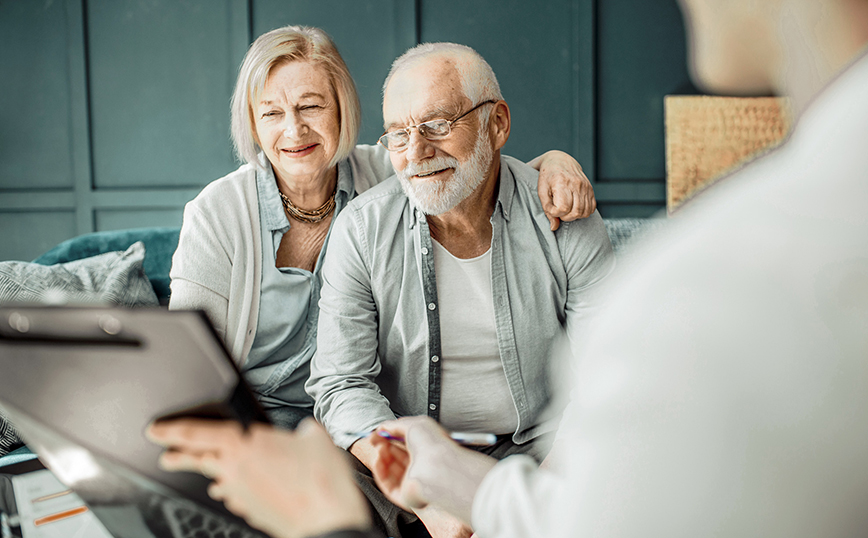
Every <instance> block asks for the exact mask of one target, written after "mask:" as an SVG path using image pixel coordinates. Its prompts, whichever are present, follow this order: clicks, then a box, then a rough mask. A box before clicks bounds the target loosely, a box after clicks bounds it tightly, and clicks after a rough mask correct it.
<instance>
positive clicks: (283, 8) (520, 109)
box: [0, 0, 695, 260]
mask: <svg viewBox="0 0 868 538" xmlns="http://www.w3.org/2000/svg"><path fill="white" fill-rule="evenodd" d="M286 24H307V25H314V26H320V27H322V28H324V29H325V30H326V31H327V32H328V33H329V34H330V35H332V37H333V38H334V39H335V41H336V43H337V45H338V47H339V49H340V50H341V52H342V54H343V56H344V58H345V59H346V61H347V64H348V66H349V68H350V71H351V72H352V74H353V76H354V78H355V80H356V83H357V86H358V88H359V92H360V96H361V100H362V114H363V128H362V133H361V137H360V141H361V142H366V143H373V142H374V141H375V140H376V138H377V136H379V134H380V133H381V132H382V114H381V87H382V82H383V79H384V78H385V76H386V73H387V72H388V69H389V66H390V65H391V62H392V61H393V60H394V58H395V57H396V56H398V55H399V54H401V53H403V52H404V51H405V50H406V49H407V48H409V47H411V46H413V45H415V44H416V43H418V42H422V41H442V40H448V41H457V42H461V43H465V44H468V45H470V46H472V47H474V48H476V49H477V50H479V52H481V53H482V55H483V56H484V57H485V58H486V59H487V60H488V61H489V63H491V65H492V67H493V68H494V70H495V72H496V73H497V75H498V78H499V80H500V82H501V86H502V88H503V91H504V95H505V97H506V99H507V101H508V102H509V104H510V107H511V110H512V116H513V132H512V136H511V139H510V141H509V142H508V144H507V146H506V148H505V152H506V153H509V154H512V155H515V156H517V157H519V158H522V159H528V158H531V157H533V156H535V155H537V154H539V153H541V152H543V151H545V150H547V149H551V148H558V149H563V150H566V151H568V152H569V153H571V154H572V155H574V156H576V157H577V158H578V159H579V161H580V162H581V163H582V164H583V166H584V168H585V171H586V172H587V173H588V175H589V177H590V178H591V180H592V181H593V182H594V184H595V190H596V193H597V198H598V203H599V207H600V208H601V212H602V213H603V215H604V216H612V217H614V216H647V215H650V214H652V213H654V212H655V211H657V210H658V209H660V208H662V207H663V205H664V201H665V188H664V183H663V181H664V180H663V178H664V176H665V167H664V149H663V147H664V146H663V96H664V95H666V94H670V93H694V92H695V89H694V88H693V86H692V85H691V84H690V82H689V81H688V78H687V71H686V68H685V47H684V31H683V28H682V20H681V15H680V13H679V11H678V9H677V5H676V0H549V1H547V2H537V3H532V2H527V1H526V0H524V1H522V0H473V1H470V2H468V1H467V0H353V1H351V0H318V1H316V2H311V1H309V0H183V1H178V0H147V1H142V0H51V1H39V2H35V1H27V0H0V260H3V259H11V258H19V259H32V258H35V257H36V256H38V255H39V254H41V253H42V252H43V251H45V250H47V249H48V248H50V247H51V246H53V245H54V244H55V243H57V242H59V241H62V240H64V239H67V238H69V237H73V236H75V235H79V234H82V233H87V232H92V231H96V230H110V229H117V228H126V227H133V226H177V225H178V224H179V223H180V218H181V212H182V208H183V205H184V203H185V202H186V201H188V200H189V199H191V198H192V197H194V196H195V195H196V193H197V192H198V191H199V189H200V188H201V187H202V186H203V185H205V184H206V183H208V182H210V181H212V180H213V179H215V178H217V177H220V176H223V175H225V174H226V173H228V172H230V171H231V170H234V169H235V168H236V167H237V163H236V162H235V160H234V156H233V154H232V148H231V143H230V137H229V99H230V96H231V93H232V88H233V85H234V83H235V77H236V75H237V70H238V67H239V64H240V62H241V60H242V58H243V56H244V54H245V52H246V50H247V48H248V46H249V44H250V42H251V41H252V39H253V38H254V37H256V36H258V35H260V34H261V33H263V32H266V31H268V30H270V29H273V28H276V27H278V26H282V25H286Z"/></svg>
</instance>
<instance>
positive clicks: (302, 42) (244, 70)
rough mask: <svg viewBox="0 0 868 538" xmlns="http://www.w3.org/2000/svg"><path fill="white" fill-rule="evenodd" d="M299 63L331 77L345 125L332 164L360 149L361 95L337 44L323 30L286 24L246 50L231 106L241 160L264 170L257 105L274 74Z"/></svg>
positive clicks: (266, 34) (234, 141) (342, 127)
mask: <svg viewBox="0 0 868 538" xmlns="http://www.w3.org/2000/svg"><path fill="white" fill-rule="evenodd" d="M296 61H301V62H309V63H311V64H315V65H318V66H320V67H322V68H324V69H325V70H326V72H327V73H328V74H329V78H330V79H331V84H332V89H333V90H334V93H335V99H336V100H337V104H338V111H339V118H338V120H339V122H340V126H341V128H340V137H339V138H340V140H339V142H338V149H337V153H335V156H334V158H333V159H332V162H331V163H330V164H331V166H334V165H335V164H337V163H338V162H339V161H341V160H343V159H345V158H346V157H347V156H348V155H349V154H350V151H352V149H353V147H354V146H355V145H356V139H357V138H358V136H359V127H360V125H361V119H362V118H361V116H362V113H361V107H360V105H359V94H358V92H357V91H356V85H355V83H353V78H352V77H351V76H350V71H349V70H348V69H347V65H346V64H345V63H344V59H343V58H341V55H340V53H339V52H338V49H337V47H336V46H335V44H334V42H333V41H332V40H331V38H330V37H329V36H328V34H326V33H325V32H324V31H322V30H320V29H319V28H312V27H310V26H284V27H283V28H277V29H276V30H272V31H270V32H268V33H265V34H262V35H261V36H259V37H258V38H257V39H256V41H254V42H253V44H251V45H250V48H249V49H248V50H247V55H245V56H244V61H243V62H242V63H241V69H240V70H239V71H238V80H237V81H236V83H235V91H234V92H233V94H232V106H231V110H232V144H233V146H234V147H235V154H236V155H237V156H238V159H239V160H241V161H242V162H247V163H254V164H256V165H257V166H261V163H260V162H259V159H258V153H259V151H260V149H261V148H260V147H259V143H258V142H257V138H256V122H255V117H254V114H253V105H254V103H256V102H257V101H258V100H259V96H260V95H261V94H262V90H263V89H264V88H265V81H266V80H267V79H268V76H269V75H270V74H271V72H272V71H273V70H274V69H275V68H276V67H278V66H280V65H283V64H285V63H288V62H296Z"/></svg>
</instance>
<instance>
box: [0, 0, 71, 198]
mask: <svg viewBox="0 0 868 538" xmlns="http://www.w3.org/2000/svg"><path fill="white" fill-rule="evenodd" d="M67 48H68V41H67V10H66V6H65V4H64V3H62V2H22V1H17V2H9V1H6V2H0V79H2V83H0V84H2V89H0V189H34V188H62V187H72V184H73V173H72V155H71V150H72V143H71V139H70V134H71V133H70V130H71V126H70V121H71V119H70V98H69V95H70V88H69V68H68V55H67ZM0 196H2V195H0Z"/></svg>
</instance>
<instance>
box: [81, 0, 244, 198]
mask: <svg viewBox="0 0 868 538" xmlns="http://www.w3.org/2000/svg"><path fill="white" fill-rule="evenodd" d="M232 15H233V9H232V2H231V1H230V0H223V1H217V0H186V1H184V2H178V1H176V0H149V1H148V2H140V1H138V0H89V1H88V2H87V27H88V34H87V35H88V51H89V68H90V72H89V81H90V84H89V87H90V107H91V133H92V144H93V163H94V171H93V175H94V184H95V185H96V186H97V187H99V188H103V187H132V186H135V187H141V186H154V187H157V186H160V187H162V186H189V185H204V184H206V183H208V182H209V181H211V180H212V179H215V178H217V177H220V176H222V175H225V174H226V173H227V172H229V171H230V170H232V169H233V168H235V164H234V160H233V157H232V151H231V143H230V139H229V114H228V109H229V99H230V96H231V94H232V87H233V85H234V82H235V75H236V73H237V68H238V66H237V65H236V54H234V51H233V50H232V48H231V47H232V45H233V44H234V42H233V40H232V39H230V36H231V34H232V32H233V25H235V24H240V25H241V26H246V21H237V20H233V17H232Z"/></svg>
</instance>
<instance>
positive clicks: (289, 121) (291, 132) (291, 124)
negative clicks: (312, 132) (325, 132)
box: [283, 114, 307, 140]
mask: <svg viewBox="0 0 868 538" xmlns="http://www.w3.org/2000/svg"><path fill="white" fill-rule="evenodd" d="M306 130H307V124H305V123H304V121H302V119H301V117H299V115H298V114H287V117H286V123H285V124H284V126H283V136H285V137H286V138H289V139H290V140H296V139H298V138H299V137H301V135H303V134H304V133H305V131H306Z"/></svg>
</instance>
